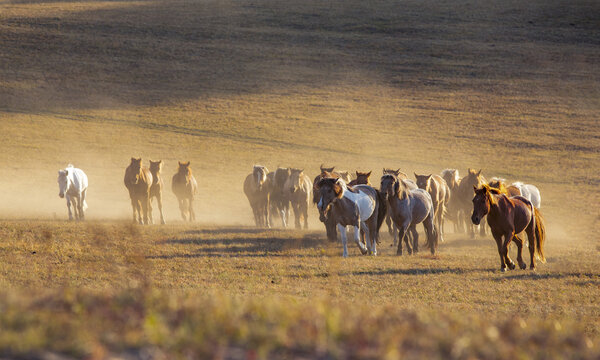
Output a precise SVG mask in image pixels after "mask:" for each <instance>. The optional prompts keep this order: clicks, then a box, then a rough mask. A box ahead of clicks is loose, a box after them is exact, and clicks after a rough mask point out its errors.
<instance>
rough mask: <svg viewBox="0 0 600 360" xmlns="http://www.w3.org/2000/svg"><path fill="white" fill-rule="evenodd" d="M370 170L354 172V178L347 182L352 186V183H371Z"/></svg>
mask: <svg viewBox="0 0 600 360" xmlns="http://www.w3.org/2000/svg"><path fill="white" fill-rule="evenodd" d="M370 178H371V171H369V172H360V171H357V172H356V179H354V180H352V181H350V182H349V183H348V185H349V186H354V185H369V186H370V185H371V180H370Z"/></svg>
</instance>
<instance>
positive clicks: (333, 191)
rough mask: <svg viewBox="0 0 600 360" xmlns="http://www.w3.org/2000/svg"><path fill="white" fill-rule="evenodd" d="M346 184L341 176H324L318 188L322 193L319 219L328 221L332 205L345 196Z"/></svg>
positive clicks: (319, 204)
mask: <svg viewBox="0 0 600 360" xmlns="http://www.w3.org/2000/svg"><path fill="white" fill-rule="evenodd" d="M345 188H346V184H345V183H344V182H343V180H341V179H339V178H337V179H336V178H323V179H321V180H320V181H319V183H318V185H317V189H318V190H319V193H320V195H321V198H320V200H319V203H318V205H317V207H318V208H319V213H320V215H319V219H320V220H321V221H322V222H325V221H327V218H328V217H329V213H330V211H331V206H332V205H333V204H334V203H335V202H336V201H337V200H338V199H341V198H342V197H343V196H344V191H345Z"/></svg>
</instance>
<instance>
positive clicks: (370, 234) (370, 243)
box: [360, 221, 377, 255]
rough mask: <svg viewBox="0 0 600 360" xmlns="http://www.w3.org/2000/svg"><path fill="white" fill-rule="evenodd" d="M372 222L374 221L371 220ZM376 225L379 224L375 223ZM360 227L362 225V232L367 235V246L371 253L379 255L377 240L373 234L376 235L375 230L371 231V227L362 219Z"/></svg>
mask: <svg viewBox="0 0 600 360" xmlns="http://www.w3.org/2000/svg"><path fill="white" fill-rule="evenodd" d="M371 223H372V221H371ZM375 226H377V225H375ZM360 227H361V229H362V233H363V235H364V237H365V245H366V246H367V249H368V252H369V255H377V247H376V245H375V240H374V238H373V235H375V232H371V231H370V228H369V226H368V225H367V223H366V222H365V221H362V222H361V223H360Z"/></svg>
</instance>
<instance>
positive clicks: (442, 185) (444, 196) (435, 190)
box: [415, 173, 450, 242]
mask: <svg viewBox="0 0 600 360" xmlns="http://www.w3.org/2000/svg"><path fill="white" fill-rule="evenodd" d="M415 178H416V180H417V186H418V187H419V189H423V190H425V191H427V192H428V193H429V196H431V200H432V201H433V209H434V214H435V222H436V224H437V228H438V232H439V235H440V241H441V242H443V241H444V217H445V216H446V208H447V206H448V203H449V202H450V188H449V187H448V184H446V180H444V179H442V177H441V176H439V175H432V174H430V175H417V173H415Z"/></svg>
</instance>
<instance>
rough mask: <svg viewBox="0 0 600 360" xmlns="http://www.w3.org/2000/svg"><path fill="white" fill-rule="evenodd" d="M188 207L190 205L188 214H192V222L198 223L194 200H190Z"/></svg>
mask: <svg viewBox="0 0 600 360" xmlns="http://www.w3.org/2000/svg"><path fill="white" fill-rule="evenodd" d="M188 205H189V208H188V212H189V213H190V222H192V221H196V213H195V212H194V199H193V198H189V200H188Z"/></svg>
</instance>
